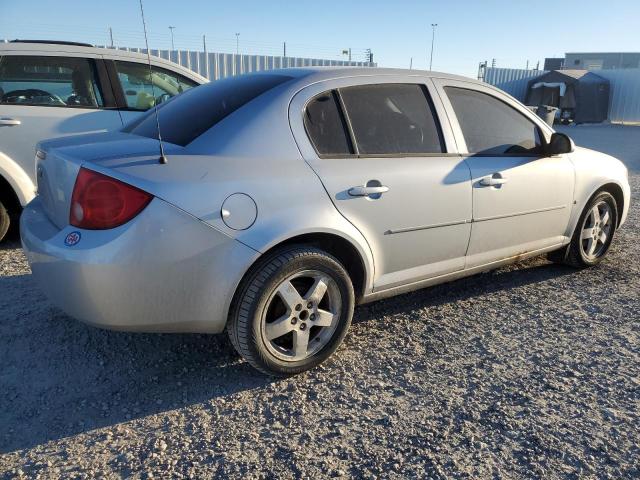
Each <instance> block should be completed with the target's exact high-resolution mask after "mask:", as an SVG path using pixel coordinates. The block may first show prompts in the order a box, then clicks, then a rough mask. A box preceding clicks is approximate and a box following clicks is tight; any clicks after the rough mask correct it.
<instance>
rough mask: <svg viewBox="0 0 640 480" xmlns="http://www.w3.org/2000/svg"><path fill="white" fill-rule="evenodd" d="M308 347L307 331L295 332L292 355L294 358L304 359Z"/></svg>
mask: <svg viewBox="0 0 640 480" xmlns="http://www.w3.org/2000/svg"><path fill="white" fill-rule="evenodd" d="M308 345H309V329H306V330H296V331H295V339H294V344H293V355H294V356H295V358H304V357H305V356H306V355H307V346H308Z"/></svg>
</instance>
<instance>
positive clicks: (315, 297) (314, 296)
mask: <svg viewBox="0 0 640 480" xmlns="http://www.w3.org/2000/svg"><path fill="white" fill-rule="evenodd" d="M327 283H328V281H327V277H318V278H316V280H315V282H313V285H312V286H311V288H310V289H309V291H308V292H307V294H306V295H305V299H306V300H308V301H311V302H314V303H316V304H318V303H320V301H321V300H322V297H324V294H325V293H327Z"/></svg>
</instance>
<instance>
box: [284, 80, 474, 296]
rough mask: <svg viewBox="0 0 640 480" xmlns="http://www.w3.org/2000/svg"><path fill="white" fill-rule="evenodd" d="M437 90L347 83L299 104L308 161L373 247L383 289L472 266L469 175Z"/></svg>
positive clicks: (306, 93) (308, 95)
mask: <svg viewBox="0 0 640 480" xmlns="http://www.w3.org/2000/svg"><path fill="white" fill-rule="evenodd" d="M408 79H409V80H408ZM377 82H382V83H377ZM432 88H433V87H432V85H430V84H429V82H428V79H421V78H420V77H398V78H394V77H391V76H389V77H381V78H380V79H378V78H377V77H376V78H373V79H372V78H358V79H340V80H335V81H331V82H327V83H321V84H316V85H312V86H310V87H307V88H306V89H305V90H303V91H302V92H300V93H299V94H298V95H297V96H296V97H294V99H293V101H292V104H291V109H290V116H291V124H292V128H293V131H294V135H295V137H296V140H297V142H298V144H299V146H300V149H301V151H302V153H303V156H304V158H305V159H306V160H307V162H308V163H309V164H310V165H311V167H312V168H313V169H314V170H315V172H316V173H317V174H318V176H319V177H320V179H321V181H322V182H323V184H324V186H325V188H326V190H327V192H328V194H329V196H330V197H331V200H332V201H333V203H334V205H335V206H336V208H337V209H338V210H339V211H340V213H342V215H344V216H345V217H346V218H347V219H348V220H349V221H350V222H351V223H352V224H353V225H355V226H356V228H358V229H359V230H360V231H361V232H362V233H363V235H364V237H365V238H366V239H367V241H368V243H369V246H370V247H371V250H372V253H373V257H374V263H375V277H374V290H375V291H380V290H385V289H388V288H393V287H395V286H399V285H403V284H407V283H411V282H416V281H420V280H423V279H428V278H432V277H436V276H439V275H444V274H447V273H450V272H454V271H458V270H462V269H463V268H464V257H465V253H466V249H467V244H468V240H469V234H470V223H469V222H470V219H471V185H470V173H469V168H468V167H467V165H466V164H465V163H464V161H463V160H462V159H461V158H460V157H459V156H458V155H456V154H453V153H446V152H451V151H453V150H455V147H454V144H453V140H452V136H451V131H450V127H449V125H448V124H447V123H446V117H445V116H444V115H443V111H442V109H441V106H440V104H439V103H437V102H435V101H432V92H431V90H432ZM438 118H440V119H443V120H444V122H440V121H439V120H438ZM314 145H315V148H314Z"/></svg>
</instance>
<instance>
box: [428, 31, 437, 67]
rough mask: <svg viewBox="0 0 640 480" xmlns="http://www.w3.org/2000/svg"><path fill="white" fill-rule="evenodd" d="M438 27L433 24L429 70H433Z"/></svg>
mask: <svg viewBox="0 0 640 480" xmlns="http://www.w3.org/2000/svg"><path fill="white" fill-rule="evenodd" d="M437 26H438V24H437V23H432V24H431V58H430V59H429V70H431V67H432V66H433V44H434V42H435V39H436V27H437Z"/></svg>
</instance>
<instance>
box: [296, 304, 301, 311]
mask: <svg viewBox="0 0 640 480" xmlns="http://www.w3.org/2000/svg"><path fill="white" fill-rule="evenodd" d="M300 310H302V305H300V304H297V305H296V312H299V311H300Z"/></svg>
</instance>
